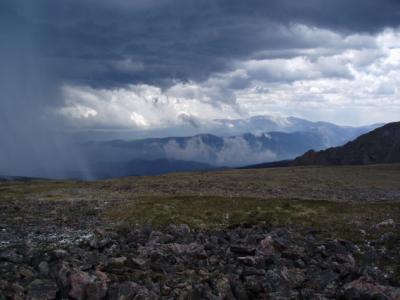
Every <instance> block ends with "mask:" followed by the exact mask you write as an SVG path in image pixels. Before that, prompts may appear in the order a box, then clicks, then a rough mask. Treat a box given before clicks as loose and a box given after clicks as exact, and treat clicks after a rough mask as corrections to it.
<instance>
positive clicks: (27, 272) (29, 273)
mask: <svg viewBox="0 0 400 300" xmlns="http://www.w3.org/2000/svg"><path fill="white" fill-rule="evenodd" d="M19 273H20V274H21V275H22V276H24V277H25V278H32V277H35V275H36V274H35V271H34V270H33V269H32V268H30V267H22V268H21V269H20V270H19Z"/></svg>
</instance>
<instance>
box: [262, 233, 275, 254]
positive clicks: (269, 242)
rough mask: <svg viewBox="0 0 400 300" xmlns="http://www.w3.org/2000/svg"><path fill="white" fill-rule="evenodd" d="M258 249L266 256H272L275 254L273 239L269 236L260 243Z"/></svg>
mask: <svg viewBox="0 0 400 300" xmlns="http://www.w3.org/2000/svg"><path fill="white" fill-rule="evenodd" d="M258 249H259V251H260V252H261V253H262V254H263V255H265V256H270V255H272V254H273V253H274V252H275V248H274V245H273V239H272V237H271V236H270V235H268V236H266V237H265V238H264V239H262V240H261V241H260V243H259V246H258Z"/></svg>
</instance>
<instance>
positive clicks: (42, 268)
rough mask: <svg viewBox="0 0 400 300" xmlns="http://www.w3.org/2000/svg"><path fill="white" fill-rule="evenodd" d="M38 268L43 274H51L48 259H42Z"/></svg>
mask: <svg viewBox="0 0 400 300" xmlns="http://www.w3.org/2000/svg"><path fill="white" fill-rule="evenodd" d="M38 270H39V272H40V274H42V275H43V276H47V275H49V270H50V269H49V264H48V262H47V261H42V262H41V263H40V264H39V266H38Z"/></svg>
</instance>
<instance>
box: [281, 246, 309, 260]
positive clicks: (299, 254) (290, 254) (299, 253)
mask: <svg viewBox="0 0 400 300" xmlns="http://www.w3.org/2000/svg"><path fill="white" fill-rule="evenodd" d="M305 255H306V254H305V249H304V248H303V247H299V246H291V247H289V248H288V249H286V250H285V251H283V252H282V257H284V258H288V259H292V260H296V259H301V258H303V257H304V256H305Z"/></svg>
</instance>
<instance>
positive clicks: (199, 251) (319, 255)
mask: <svg viewBox="0 0 400 300" xmlns="http://www.w3.org/2000/svg"><path fill="white" fill-rule="evenodd" d="M380 227H390V228H391V230H392V231H389V232H387V233H386V234H385V235H383V236H381V238H379V239H377V240H373V241H368V242H366V243H363V244H361V245H356V244H354V243H352V242H349V241H345V240H336V239H328V240H326V239H321V237H320V236H319V235H318V231H317V230H315V229H313V228H305V229H294V228H291V227H287V228H274V227H270V226H267V225H262V224H260V225H253V226H246V225H243V226H238V227H235V228H230V229H226V230H214V231H201V230H200V231H199V230H195V231H193V230H191V229H190V228H189V227H188V226H186V225H180V226H169V227H168V228H166V229H165V230H163V231H158V230H155V229H153V228H151V227H145V228H141V229H133V230H130V231H128V232H126V233H120V234H117V233H113V232H106V231H103V230H101V229H97V230H96V231H95V233H94V235H93V236H92V237H91V238H90V239H88V240H87V241H85V242H82V243H80V244H79V245H75V246H73V247H72V246H70V247H69V248H63V249H62V248H56V249H47V250H44V249H38V248H33V247H32V246H31V245H30V244H29V243H25V244H23V245H20V246H19V247H13V248H8V249H3V250H1V251H0V299H37V300H39V299H40V300H41V299H68V298H69V299H399V298H400V288H399V287H400V281H399V278H398V277H396V276H395V275H394V274H391V273H385V272H382V270H381V269H380V268H378V267H372V263H373V262H376V261H379V260H380V259H385V260H390V261H392V263H393V264H395V263H396V261H397V262H398V259H399V250H400V249H399V248H398V246H399V235H398V234H396V233H395V232H396V231H397V232H398V229H399V228H396V225H395V224H393V223H392V222H390V221H387V222H386V223H382V224H379V225H378V226H376V227H374V229H373V230H379V228H380ZM388 243H392V244H395V245H397V246H396V247H392V248H391V249H386V245H387V244H388ZM383 249H386V250H384V251H383Z"/></svg>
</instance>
